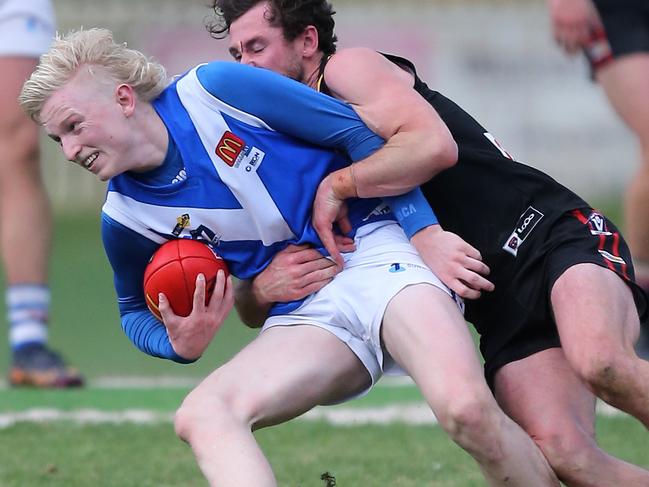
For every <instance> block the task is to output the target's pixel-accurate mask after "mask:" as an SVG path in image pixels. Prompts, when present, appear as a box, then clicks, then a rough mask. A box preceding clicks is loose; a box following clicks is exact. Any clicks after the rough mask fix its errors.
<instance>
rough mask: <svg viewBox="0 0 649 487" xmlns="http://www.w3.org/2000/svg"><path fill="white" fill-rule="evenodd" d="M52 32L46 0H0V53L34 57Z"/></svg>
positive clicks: (51, 11) (51, 16) (51, 12)
mask: <svg viewBox="0 0 649 487" xmlns="http://www.w3.org/2000/svg"><path fill="white" fill-rule="evenodd" d="M55 32H56V22H55V18H54V9H53V8H52V3H51V2H50V0H0V56H19V57H33V58H37V57H39V56H40V55H41V54H43V53H44V52H46V51H47V50H48V49H49V47H50V44H51V43H52V39H53V38H54V34H55Z"/></svg>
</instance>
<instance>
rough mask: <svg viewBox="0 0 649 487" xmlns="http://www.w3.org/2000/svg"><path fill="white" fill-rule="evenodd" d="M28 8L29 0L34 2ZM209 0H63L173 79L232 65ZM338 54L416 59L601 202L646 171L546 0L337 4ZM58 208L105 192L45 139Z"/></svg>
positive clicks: (511, 145) (509, 137)
mask: <svg viewBox="0 0 649 487" xmlns="http://www.w3.org/2000/svg"><path fill="white" fill-rule="evenodd" d="M25 1H29V0H25ZM206 3H207V0H111V1H110V2H107V1H105V0H104V1H100V0H54V4H55V8H56V13H57V16H58V23H59V30H60V31H61V32H66V31H67V30H69V29H73V28H78V27H80V26H83V27H86V28H87V27H94V26H101V27H108V28H110V29H112V30H113V31H114V32H115V35H116V39H117V40H123V41H127V42H128V43H129V45H130V46H132V47H135V48H137V49H141V50H143V51H145V52H146V53H147V54H150V55H152V56H154V57H155V58H157V59H158V60H159V61H161V62H162V63H163V64H165V65H166V66H167V68H168V70H169V72H170V73H171V74H175V73H180V72H182V71H184V70H185V69H187V68H189V67H191V66H193V65H194V64H197V63H200V62H204V61H209V60H213V59H223V60H227V59H228V56H227V51H226V43H225V41H219V40H214V39H211V38H210V36H209V34H208V33H207V32H206V29H205V27H204V25H205V22H206V20H207V19H209V16H210V14H211V11H210V10H209V8H208V7H207V6H206ZM333 4H334V7H335V9H336V11H337V14H336V16H335V19H336V24H337V29H336V31H337V34H338V38H339V44H338V45H339V47H346V46H359V45H362V46H368V47H372V48H376V49H379V50H382V51H384V52H390V53H394V54H399V55H402V56H404V57H407V58H409V59H411V60H412V61H414V62H415V64H416V65H417V67H418V70H419V73H420V76H421V77H422V78H423V79H424V80H426V81H427V82H428V84H429V86H431V87H433V88H434V89H436V90H438V91H441V92H442V93H444V94H445V95H447V96H449V97H450V98H452V99H453V100H454V101H456V102H457V103H459V104H460V105H461V106H463V107H464V108H465V109H466V110H467V111H469V112H470V113H472V114H473V115H474V116H475V117H476V118H477V119H478V120H479V121H480V122H481V123H482V124H483V125H485V126H486V127H487V129H488V130H489V131H490V132H491V133H493V134H494V135H495V137H496V138H497V139H498V140H499V141H500V142H501V144H502V145H503V146H504V147H505V148H506V149H507V150H508V151H509V152H510V153H511V154H512V155H513V156H514V157H515V158H516V159H517V160H519V161H523V162H525V163H527V164H530V165H532V166H535V167H538V168H540V169H541V170H543V171H545V172H548V173H549V174H551V175H552V176H554V177H555V178H556V179H558V180H559V181H560V182H562V183H563V184H565V185H566V186H568V187H570V188H572V189H574V190H576V191H577V192H579V193H580V194H582V195H583V196H585V197H587V198H591V199H594V200H597V201H601V200H602V199H606V198H609V197H614V196H615V195H618V194H619V193H620V192H621V191H622V189H623V185H624V183H625V181H627V180H628V178H629V177H630V175H631V172H632V170H633V169H634V168H635V165H636V158H637V157H636V147H635V145H634V142H633V139H632V138H631V136H630V134H629V133H628V132H627V131H626V129H625V128H624V127H623V126H622V124H621V122H619V121H618V119H617V117H616V115H615V114H614V113H613V112H612V111H611V109H610V107H609V105H608V103H607V102H606V100H605V99H604V95H603V93H602V92H601V91H600V89H599V88H598V87H597V85H594V84H593V83H591V82H590V80H589V73H588V70H587V67H586V64H585V61H584V60H583V59H582V58H581V57H577V58H574V59H568V58H566V57H565V56H564V55H563V53H562V52H561V51H559V49H558V48H557V47H556V46H555V45H554V42H553V40H552V34H551V31H550V25H549V19H548V15H547V11H546V6H545V3H544V1H543V0H518V1H504V0H501V1H495V0H473V1H458V0H455V1H454V0H445V1H444V0H429V1H421V0H420V1H416V0H398V1H384V0H375V1H371V0H357V1H351V0H334V1H333ZM44 149H45V155H46V158H45V161H44V170H45V176H46V179H47V184H48V187H49V189H50V192H51V194H52V198H53V201H54V204H55V208H56V209H57V210H58V211H70V210H74V209H77V210H78V209H81V208H88V206H91V207H93V208H94V207H99V206H100V204H101V202H102V199H103V194H104V189H105V188H104V185H103V184H102V183H99V182H97V181H95V180H94V178H92V177H90V176H89V175H87V174H84V172H83V170H82V169H80V168H77V167H73V166H72V165H71V164H66V163H65V162H64V161H63V159H62V158H61V157H60V156H59V155H58V153H57V149H56V147H55V146H54V144H53V143H51V142H50V141H44Z"/></svg>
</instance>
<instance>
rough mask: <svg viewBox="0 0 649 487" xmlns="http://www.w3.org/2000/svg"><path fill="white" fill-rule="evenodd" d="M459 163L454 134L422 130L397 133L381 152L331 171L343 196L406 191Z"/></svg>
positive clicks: (384, 194) (363, 196)
mask: <svg viewBox="0 0 649 487" xmlns="http://www.w3.org/2000/svg"><path fill="white" fill-rule="evenodd" d="M456 162H457V145H456V143H455V141H454V140H453V139H452V138H450V137H442V136H440V137H433V136H431V134H428V135H427V136H426V135H424V134H422V133H403V134H396V135H394V136H393V137H392V138H391V139H390V140H389V141H388V143H387V144H386V145H385V146H384V147H383V148H382V149H381V150H379V151H378V152H375V153H374V154H372V155H371V156H369V157H366V158H365V159H363V160H361V161H358V162H356V163H354V164H353V165H351V166H348V167H345V168H342V169H339V170H337V171H335V172H333V173H332V174H331V178H332V185H333V189H334V193H335V194H336V196H338V197H339V198H340V199H346V198H353V197H356V196H357V197H360V198H372V197H382V196H394V195H399V194H403V193H406V192H408V191H410V190H411V189H413V188H415V187H417V186H419V185H421V184H423V183H425V182H426V181H428V180H430V179H431V178H432V177H433V176H435V175H436V174H438V173H439V172H441V171H443V170H445V169H448V168H449V167H451V166H453V165H454V164H455V163H456Z"/></svg>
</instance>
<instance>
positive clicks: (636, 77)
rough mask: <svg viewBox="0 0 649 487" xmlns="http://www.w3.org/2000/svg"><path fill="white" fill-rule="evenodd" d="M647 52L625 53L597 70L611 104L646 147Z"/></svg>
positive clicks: (648, 117) (648, 143) (648, 139)
mask: <svg viewBox="0 0 649 487" xmlns="http://www.w3.org/2000/svg"><path fill="white" fill-rule="evenodd" d="M648 79H649V52H640V53H633V54H627V55H624V56H622V57H619V58H617V59H615V60H614V61H613V62H611V63H609V64H608V65H606V66H605V67H603V68H601V69H599V70H598V72H597V81H598V82H599V83H600V84H601V86H602V87H603V88H604V90H605V92H606V95H607V96H608V98H609V100H610V102H611V105H612V106H613V108H614V109H615V110H616V111H617V112H618V113H619V115H620V116H621V117H622V119H623V120H624V121H625V123H626V124H627V125H628V126H629V127H630V128H631V129H632V130H633V131H634V132H635V133H636V134H637V135H638V136H640V137H641V141H642V142H643V145H644V146H645V147H647V146H649V83H648V82H647V80H648Z"/></svg>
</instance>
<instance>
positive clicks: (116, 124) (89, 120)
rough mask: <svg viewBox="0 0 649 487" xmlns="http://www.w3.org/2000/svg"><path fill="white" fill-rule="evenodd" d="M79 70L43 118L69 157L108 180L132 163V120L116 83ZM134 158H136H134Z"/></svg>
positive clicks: (46, 106)
mask: <svg viewBox="0 0 649 487" xmlns="http://www.w3.org/2000/svg"><path fill="white" fill-rule="evenodd" d="M100 76H101V75H97V76H96V77H95V76H92V75H90V74H89V73H86V72H80V73H78V74H76V75H75V76H74V77H73V78H72V79H71V80H70V81H69V82H68V83H67V84H65V85H64V86H63V87H62V88H60V89H59V90H57V91H55V92H54V93H53V94H52V95H51V96H50V97H49V98H48V100H47V101H46V102H45V104H44V105H43V109H42V110H41V114H40V118H41V121H42V122H43V126H44V128H45V131H46V132H47V134H48V136H49V137H50V138H52V139H53V140H54V141H55V142H57V143H58V144H59V145H60V146H61V149H62V150H63V153H64V154H65V157H66V158H67V159H68V160H69V161H71V162H74V163H76V164H78V165H79V166H81V167H83V168H85V169H86V170H88V171H90V172H92V173H93V174H95V175H96V176H97V177H98V178H99V179H100V180H102V181H106V180H108V179H110V178H112V177H113V176H116V175H117V174H120V173H122V172H124V171H128V170H129V169H132V167H129V163H128V161H129V157H128V155H129V147H131V146H132V145H133V142H132V140H133V139H132V133H131V131H132V124H129V123H128V120H127V118H128V115H127V113H126V112H125V108H124V106H123V104H121V103H120V102H119V101H118V100H117V96H116V92H115V86H114V83H112V84H111V83H110V82H109V81H108V80H107V79H106V80H103V82H102V81H100V80H99V79H97V78H99V77H100ZM131 159H132V158H131Z"/></svg>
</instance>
